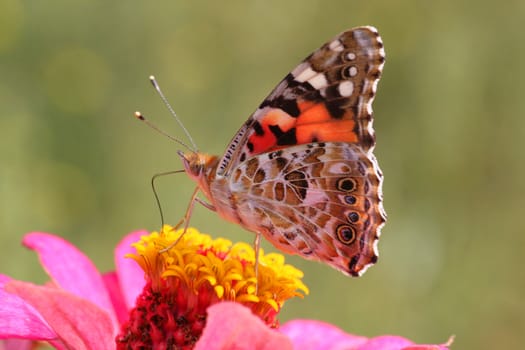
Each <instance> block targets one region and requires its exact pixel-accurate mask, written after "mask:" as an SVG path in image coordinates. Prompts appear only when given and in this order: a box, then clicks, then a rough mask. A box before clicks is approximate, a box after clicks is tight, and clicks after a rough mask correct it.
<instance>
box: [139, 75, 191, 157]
mask: <svg viewBox="0 0 525 350" xmlns="http://www.w3.org/2000/svg"><path fill="white" fill-rule="evenodd" d="M149 81H150V82H151V84H152V85H153V87H154V88H155V90H157V93H158V94H159V96H160V98H161V99H162V102H164V104H165V105H166V107H167V108H168V110H169V111H170V113H171V115H172V116H173V117H174V118H175V120H176V121H177V123H179V126H180V127H181V128H182V130H183V131H184V134H186V137H187V138H188V139H189V140H190V142H191V145H192V147H193V149H192V151H193V152H197V145H196V144H195V141H193V137H191V135H190V133H189V132H188V129H186V127H185V126H184V124H182V122H181V120H180V119H179V117H177V114H176V113H175V110H173V108H172V107H171V105H170V103H169V102H168V99H167V98H166V96H164V93H162V90H161V89H160V85H159V83H158V82H157V79H155V77H154V76H153V75H150V76H149Z"/></svg>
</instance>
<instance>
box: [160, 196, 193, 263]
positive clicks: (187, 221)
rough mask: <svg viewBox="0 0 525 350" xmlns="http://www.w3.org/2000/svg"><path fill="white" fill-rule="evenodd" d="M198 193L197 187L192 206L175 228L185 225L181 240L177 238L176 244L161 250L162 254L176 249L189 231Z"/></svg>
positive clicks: (189, 206)
mask: <svg viewBox="0 0 525 350" xmlns="http://www.w3.org/2000/svg"><path fill="white" fill-rule="evenodd" d="M198 193H199V188H198V187H197V188H195V190H194V191H193V194H192V196H191V200H190V204H189V205H188V208H187V209H186V214H184V217H183V218H182V219H181V220H180V221H179V222H178V223H177V225H175V226H174V228H175V229H177V228H178V227H179V226H180V225H182V223H184V230H183V231H182V234H181V235H180V236H179V238H177V239H176V240H175V242H173V243H171V244H170V245H169V246H167V247H166V248H163V249H161V250H160V252H161V253H165V252H167V251H168V250H170V249H171V248H173V247H175V246H176V245H177V243H179V241H180V240H181V238H182V236H184V234H185V233H186V231H187V230H188V226H189V225H190V218H191V213H192V212H193V207H194V206H195V202H197V201H198V200H197V194H198Z"/></svg>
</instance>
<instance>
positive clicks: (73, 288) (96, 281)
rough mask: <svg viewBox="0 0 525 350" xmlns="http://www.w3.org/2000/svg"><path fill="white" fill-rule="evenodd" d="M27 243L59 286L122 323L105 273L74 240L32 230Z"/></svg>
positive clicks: (24, 241)
mask: <svg viewBox="0 0 525 350" xmlns="http://www.w3.org/2000/svg"><path fill="white" fill-rule="evenodd" d="M23 243H24V245H25V246H26V247H28V248H29V249H32V250H34V251H36V252H37V253H38V255H39V258H40V261H41V263H42V266H43V267H44V269H45V270H46V272H47V273H48V274H49V276H50V277H51V278H52V279H53V281H54V282H55V283H56V284H57V285H58V286H60V287H61V288H63V289H65V290H67V291H69V292H71V293H73V294H75V295H77V296H79V297H81V298H84V299H87V300H89V301H91V302H92V303H94V304H96V305H98V306H99V307H100V308H102V309H104V310H105V311H106V312H108V314H109V315H110V317H112V318H113V321H114V324H115V326H117V325H118V322H117V320H116V315H115V314H114V311H113V305H112V303H111V299H110V297H109V294H108V292H107V290H106V286H105V284H104V281H103V280H102V276H101V275H100V273H99V272H98V270H97V268H96V267H95V265H93V263H92V262H91V260H89V258H88V257H87V256H85V255H84V254H83V253H82V252H81V251H80V250H78V249H77V248H76V247H75V246H73V245H72V244H71V243H69V242H67V241H65V240H64V239H62V238H60V237H57V236H55V235H51V234H47V233H40V232H33V233H29V234H27V235H26V236H25V237H24V240H23ZM115 328H118V327H115Z"/></svg>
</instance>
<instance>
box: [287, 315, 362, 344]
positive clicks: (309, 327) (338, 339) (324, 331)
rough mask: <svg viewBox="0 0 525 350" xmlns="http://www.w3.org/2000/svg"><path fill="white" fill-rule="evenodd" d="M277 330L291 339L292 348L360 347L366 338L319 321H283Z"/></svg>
mask: <svg viewBox="0 0 525 350" xmlns="http://www.w3.org/2000/svg"><path fill="white" fill-rule="evenodd" d="M279 331H280V332H281V333H283V334H285V335H286V336H288V338H289V339H290V340H291V341H292V343H293V345H294V349H302V350H318V349H326V350H336V349H341V350H342V349H347V350H351V349H361V348H360V347H359V346H360V345H363V344H365V343H366V342H367V338H365V337H361V336H355V335H351V334H347V333H345V332H344V331H342V330H341V329H339V328H337V327H335V326H333V325H331V324H328V323H324V322H320V321H313V320H294V321H289V322H287V323H285V324H284V325H283V326H281V328H280V329H279Z"/></svg>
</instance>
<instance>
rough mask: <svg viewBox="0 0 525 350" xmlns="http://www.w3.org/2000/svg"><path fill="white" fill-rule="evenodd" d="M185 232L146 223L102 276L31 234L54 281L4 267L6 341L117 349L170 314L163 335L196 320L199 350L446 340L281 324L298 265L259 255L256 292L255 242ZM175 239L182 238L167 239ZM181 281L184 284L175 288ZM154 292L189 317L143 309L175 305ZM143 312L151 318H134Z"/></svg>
mask: <svg viewBox="0 0 525 350" xmlns="http://www.w3.org/2000/svg"><path fill="white" fill-rule="evenodd" d="M141 236H142V238H141ZM179 237H180V232H177V231H172V230H171V229H165V231H164V233H162V234H158V233H155V232H154V233H152V234H150V235H149V236H147V232H146V231H138V232H134V233H131V234H130V235H128V236H126V237H125V238H124V239H123V240H122V241H121V242H120V243H119V244H118V246H117V248H116V250H115V261H116V271H114V272H110V273H107V274H100V273H99V272H98V271H97V270H96V268H95V267H94V265H93V263H92V262H91V261H90V260H89V259H88V258H87V257H86V256H85V255H84V254H83V253H82V252H80V251H79V250H78V249H77V248H75V247H74V246H73V245H71V244H70V243H68V242H67V241H65V240H63V239H61V238H59V237H57V236H54V235H50V234H45V233H30V234H28V235H26V236H25V238H24V241H23V242H24V244H25V245H26V246H27V247H28V248H30V249H33V250H35V251H36V252H37V253H38V254H39V257H40V261H41V264H42V266H43V267H44V269H45V270H46V271H47V273H48V274H49V276H50V277H51V282H50V283H49V284H47V285H45V286H39V285H35V284H32V283H28V282H22V281H16V280H13V279H11V278H9V277H7V276H2V275H0V300H1V302H0V339H4V341H3V342H0V348H2V349H5V350H10V349H30V348H34V347H32V346H33V345H34V343H33V342H34V341H45V342H48V343H49V344H51V345H52V346H54V347H55V348H57V349H59V350H61V349H75V350H80V349H86V350H91V349H112V348H115V336H116V334H117V333H118V332H119V329H120V334H119V335H118V336H117V338H116V339H117V340H118V343H117V346H119V345H122V344H123V343H122V339H123V338H125V337H126V336H129V337H130V338H129V339H131V335H132V334H133V333H129V331H130V330H132V329H134V328H133V326H132V324H131V323H132V322H133V320H135V321H146V322H145V323H143V325H144V326H145V327H144V328H142V329H143V331H145V334H143V335H145V336H146V337H149V338H154V337H155V336H159V335H162V333H159V332H158V330H159V329H160V330H162V329H163V328H162V327H164V326H165V325H170V322H171V325H170V327H172V328H169V329H171V333H165V334H164V336H167V337H166V338H165V339H164V340H165V341H166V340H167V339H170V340H174V339H175V340H176V339H179V340H180V336H184V337H185V336H186V335H187V334H191V333H188V332H187V330H188V328H185V327H184V326H186V327H188V326H190V325H191V327H190V328H189V330H190V332H195V334H197V336H196V337H195V339H193V341H194V342H192V343H190V344H189V346H187V347H185V348H188V349H191V348H195V349H196V350H203V349H207V350H219V349H221V350H225V349H237V350H242V349H258V350H267V349H268V350H269V349H285V350H286V349H306V350H309V349H312V350H313V349H334V350H335V349H353V350H394V349H396V350H402V349H403V350H433V349H436V350H438V349H439V350H444V349H447V347H448V345H449V344H442V345H416V344H414V343H413V342H411V341H410V340H408V339H405V338H402V337H398V336H380V337H375V338H366V337H361V336H355V335H351V334H346V333H344V332H343V331H342V330H340V329H338V328H336V327H335V326H332V325H329V324H326V323H323V322H318V321H311V320H294V321H290V322H288V323H286V324H284V325H282V326H281V327H279V328H277V326H278V323H277V319H276V316H277V314H278V311H279V310H280V308H281V307H282V306H283V304H284V301H285V300H286V299H287V298H290V297H294V296H301V295H302V294H303V293H307V292H308V290H307V289H306V287H305V286H304V285H303V284H302V282H301V281H300V277H301V272H300V271H298V270H296V269H295V268H293V267H291V266H289V265H286V264H284V258H282V257H281V256H280V255H275V254H267V255H264V254H261V257H260V263H261V264H260V266H259V276H258V277H259V282H258V290H257V293H255V279H254V277H255V271H254V266H253V262H254V258H253V250H251V247H250V246H248V245H244V244H234V245H232V244H231V242H229V241H227V240H223V239H218V240H212V239H211V238H210V237H209V236H207V235H202V234H200V233H198V232H197V231H196V230H193V229H191V230H189V231H188V232H187V233H186V234H185V235H184V236H183V237H182V238H180V240H179ZM139 239H140V241H139ZM174 240H175V241H177V240H179V241H178V242H177V244H175V245H173V247H170V245H172V243H173V241H174ZM137 241H138V243H135V242H137ZM132 243H134V246H135V247H136V251H135V250H133V249H132V248H131V244H132ZM190 247H193V248H191V249H190ZM164 248H170V249H167V250H165V249H164ZM155 251H156V253H155ZM126 255H127V256H129V255H131V256H132V257H133V259H126V258H125V256H126ZM230 260H234V261H236V262H235V263H234V262H231V261H230ZM136 262H139V264H137V263H136ZM139 265H140V266H139ZM143 269H144V270H143ZM144 272H146V273H147V279H146V280H145V279H144ZM177 285H178V286H179V287H180V288H179V289H180V290H181V291H180V292H177V291H175V290H174V288H175V287H177ZM166 291H167V292H169V293H168V294H163V293H164V292H166ZM195 291H197V292H198V294H196V295H195V294H193V295H192V294H191V293H195ZM300 292H303V293H300ZM137 296H138V298H137ZM148 297H149V298H150V300H151V298H153V297H155V298H157V299H156V300H157V301H163V300H164V301H166V300H168V301H171V302H175V304H173V305H175V306H176V308H174V309H173V310H175V311H177V312H179V314H180V313H181V312H183V315H184V317H183V318H177V317H175V316H176V314H172V315H171V317H172V318H171V319H169V318H168V319H159V318H157V317H156V316H158V314H148V313H147V312H144V311H145V310H142V311H141V310H139V309H140V308H141V307H144V305H149V306H153V305H154V306H156V307H159V308H160V309H163V310H169V306H170V305H162V303H159V304H151V303H150V304H145V300H146V301H147V300H148ZM170 297H171V299H170ZM173 305H172V306H173ZM191 308H193V309H191ZM130 310H131V311H130ZM192 310H193V311H192ZM195 310H197V311H198V312H199V313H200V312H204V313H203V314H200V315H201V316H204V317H205V321H204V322H203V320H202V319H199V318H198V317H196V318H195V319H194V320H193V321H194V322H193V323H191V322H189V321H191V317H193V316H195V314H196V312H197V311H195ZM146 311H147V310H146ZM161 311H162V310H161ZM192 312H193V313H192ZM137 315H149V316H154V317H152V318H150V319H140V317H139V318H138V319H137V318H134V317H136V316H137ZM165 315H167V316H169V314H168V313H166V314H165ZM197 316H198V315H197ZM136 325H137V323H135V326H136ZM159 326H160V327H159ZM177 337H179V338H177ZM165 345H166V347H164V348H169V347H168V346H167V343H165ZM172 345H173V343H172Z"/></svg>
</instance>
